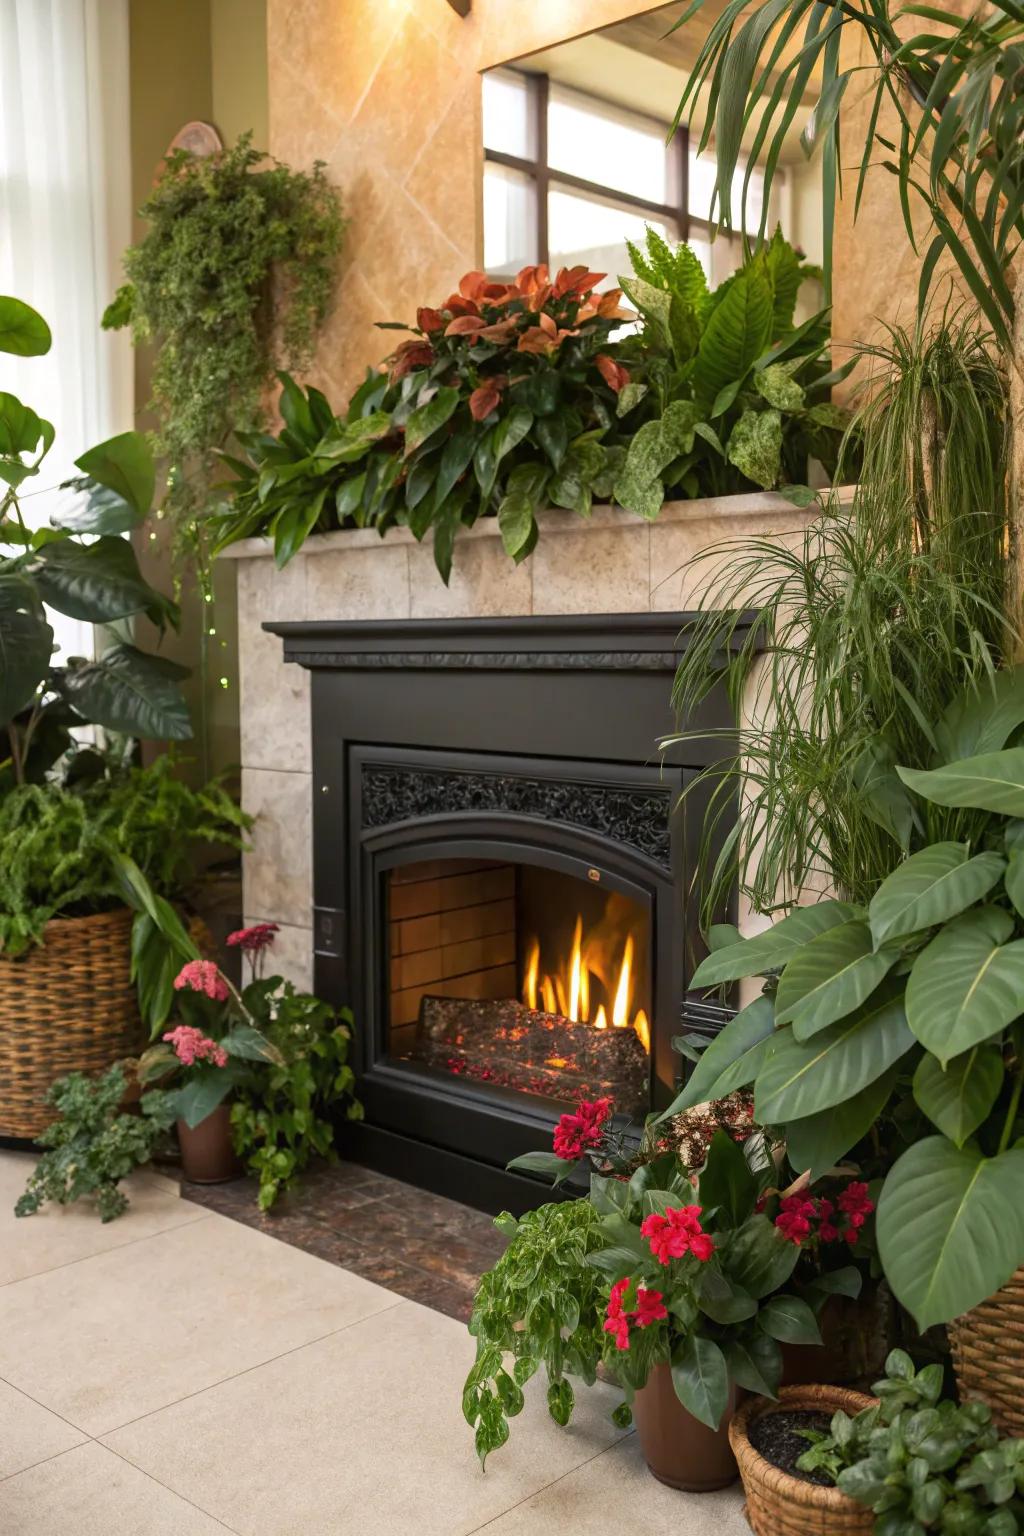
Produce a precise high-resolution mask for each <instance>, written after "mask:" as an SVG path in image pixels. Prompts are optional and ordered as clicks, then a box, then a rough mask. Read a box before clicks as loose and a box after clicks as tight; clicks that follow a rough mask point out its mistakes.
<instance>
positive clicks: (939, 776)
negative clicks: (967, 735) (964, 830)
mask: <svg viewBox="0 0 1024 1536" xmlns="http://www.w3.org/2000/svg"><path fill="white" fill-rule="evenodd" d="M896 771H897V773H898V774H899V776H900V778H901V779H902V780H903V782H904V784H907V785H909V787H910V788H911V789H913V790H916V792H917V793H918V794H919V795H922V796H923V797H924V799H925V800H931V801H933V802H934V804H936V805H954V806H971V807H973V808H975V809H976V810H979V811H1001V812H1002V814H1003V815H1004V816H1024V747H1007V749H1006V750H1005V751H1004V752H984V753H982V754H981V756H979V757H965V758H962V759H961V760H960V761H959V762H955V763H950V764H948V765H947V766H946V767H944V768H933V769H931V770H926V769H917V768H898V769H897V770H896Z"/></svg>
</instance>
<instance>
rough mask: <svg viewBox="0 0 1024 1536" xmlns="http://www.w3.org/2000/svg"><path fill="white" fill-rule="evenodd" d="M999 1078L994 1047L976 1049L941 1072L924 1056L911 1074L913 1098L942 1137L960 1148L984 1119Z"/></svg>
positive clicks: (997, 1051) (931, 1058)
mask: <svg viewBox="0 0 1024 1536" xmlns="http://www.w3.org/2000/svg"><path fill="white" fill-rule="evenodd" d="M1003 1075H1004V1068H1003V1055H1002V1052H1001V1051H1000V1049H999V1047H998V1046H995V1045H976V1046H974V1047H973V1048H972V1049H971V1050H969V1051H965V1052H964V1053H963V1055H962V1056H954V1057H953V1059H952V1061H951V1062H950V1063H949V1064H948V1066H947V1067H946V1068H945V1069H943V1067H942V1064H941V1063H940V1062H939V1061H938V1059H937V1058H936V1057H935V1056H933V1055H931V1053H930V1052H926V1053H925V1055H924V1056H922V1057H921V1060H920V1062H919V1064H918V1068H917V1071H916V1072H915V1073H914V1098H915V1099H916V1100H917V1102H918V1105H919V1106H920V1108H921V1109H923V1110H924V1112H925V1114H926V1115H927V1116H928V1118H929V1120H930V1121H931V1122H932V1124H933V1125H934V1126H935V1127H936V1128H937V1129H938V1130H940V1131H941V1132H942V1134H943V1136H948V1137H949V1140H950V1141H954V1142H956V1144H957V1146H958V1147H962V1146H963V1144H964V1142H965V1141H966V1140H967V1138H968V1137H969V1136H973V1134H974V1132H975V1131H976V1130H977V1129H978V1126H979V1125H981V1124H983V1122H984V1121H985V1120H986V1119H987V1118H988V1116H989V1114H990V1112H991V1110H992V1107H993V1105H994V1104H995V1102H996V1099H997V1098H998V1097H999V1090H1000V1088H1001V1087H1002V1086H1003Z"/></svg>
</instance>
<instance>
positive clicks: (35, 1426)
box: [0, 1381, 85, 1530]
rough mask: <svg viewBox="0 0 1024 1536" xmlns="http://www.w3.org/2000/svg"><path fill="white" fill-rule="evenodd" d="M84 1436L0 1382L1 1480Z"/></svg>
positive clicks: (64, 1448)
mask: <svg viewBox="0 0 1024 1536" xmlns="http://www.w3.org/2000/svg"><path fill="white" fill-rule="evenodd" d="M84 1438H85V1436H84V1435H83V1434H82V1432H81V1430H78V1429H73V1428H72V1426H71V1425H70V1424H65V1422H64V1420H63V1419H58V1417H57V1415H56V1414H55V1413H51V1412H50V1411H49V1409H48V1408H40V1406H39V1404H38V1403H34V1402H33V1401H32V1399H31V1398H30V1397H26V1396H25V1394H24V1393H23V1392H17V1391H16V1390H15V1389H14V1387H9V1386H8V1385H7V1383H6V1382H5V1381H0V1479H3V1478H5V1477H10V1476H11V1475H12V1474H13V1473H15V1472H22V1471H23V1470H24V1469H25V1468H26V1467H31V1466H34V1465H35V1463H36V1462H37V1461H46V1460H47V1459H48V1458H49V1457H50V1456H58V1455H59V1454H60V1453H61V1451H69V1450H70V1449H71V1447H72V1446H73V1445H81V1443H82V1441H83V1440H84ZM0 1530H3V1526H0Z"/></svg>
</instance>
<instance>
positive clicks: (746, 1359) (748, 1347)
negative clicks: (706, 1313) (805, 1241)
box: [722, 1243, 793, 1397]
mask: <svg viewBox="0 0 1024 1536" xmlns="http://www.w3.org/2000/svg"><path fill="white" fill-rule="evenodd" d="M789 1246H790V1247H791V1248H792V1247H793V1244H792V1243H790V1244H789ZM722 1348H723V1350H724V1351H725V1360H726V1364H727V1365H728V1367H729V1375H730V1377H731V1379H732V1380H733V1381H734V1382H735V1383H736V1385H737V1386H738V1387H745V1388H746V1390H747V1391H748V1392H756V1393H757V1395H758V1396H759V1397H778V1395H779V1384H780V1382H781V1380H782V1350H781V1349H780V1348H779V1346H778V1344H777V1343H776V1341H775V1340H774V1339H770V1338H769V1337H768V1335H767V1334H766V1333H751V1334H750V1336H749V1337H748V1338H737V1337H735V1336H733V1337H727V1338H726V1339H725V1340H724V1342H723V1344H722Z"/></svg>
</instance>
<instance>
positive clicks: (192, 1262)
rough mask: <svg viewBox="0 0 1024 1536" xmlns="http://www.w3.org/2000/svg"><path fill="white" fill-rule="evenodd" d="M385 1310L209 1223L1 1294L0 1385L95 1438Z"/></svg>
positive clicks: (320, 1268)
mask: <svg viewBox="0 0 1024 1536" xmlns="http://www.w3.org/2000/svg"><path fill="white" fill-rule="evenodd" d="M396 1304H397V1303H396V1298H395V1296H394V1295H393V1293H392V1292H391V1291H385V1290H382V1289H381V1288H380V1287H379V1286H376V1285H371V1284H370V1282H369V1281H367V1280H361V1279H360V1278H359V1277H358V1276H356V1275H351V1274H349V1273H348V1272H347V1271H345V1270H342V1269H337V1268H335V1267H334V1266H333V1265H330V1264H325V1263H323V1262H322V1261H321V1260H320V1259H315V1258H313V1257H311V1256H310V1255H309V1254H307V1253H302V1252H300V1251H299V1250H298V1249H297V1248H289V1247H287V1246H286V1245H285V1244H284V1243H279V1242H278V1241H277V1240H276V1239H275V1238H272V1237H267V1236H265V1235H264V1234H263V1233H262V1232H254V1231H252V1230H251V1229H250V1228H248V1227H243V1226H241V1225H240V1224H239V1223H238V1222H234V1221H228V1220H227V1219H225V1218H224V1217H221V1216H209V1217H207V1218H205V1219H204V1220H202V1221H196V1222H193V1223H192V1224H191V1225H189V1226H185V1227H179V1228H178V1229H177V1230H175V1231H172V1232H164V1233H160V1234H159V1235H158V1236H156V1237H151V1238H148V1239H146V1240H145V1241H144V1242H138V1243H133V1244H131V1245H130V1246H128V1247H126V1248H120V1249H115V1250H114V1251H113V1252H112V1253H105V1254H99V1255H96V1256H95V1257H93V1258H91V1259H86V1260H84V1261H83V1262H82V1263H80V1264H71V1265H68V1266H66V1267H65V1268H63V1269H54V1270H51V1271H49V1272H48V1273H47V1274H42V1275H34V1276H33V1277H32V1278H31V1279H28V1280H22V1281H20V1282H19V1283H18V1284H16V1285H9V1286H5V1287H3V1288H2V1289H0V1378H2V1379H4V1380H6V1381H9V1382H10V1383H11V1384H12V1385H13V1386H16V1387H23V1388H24V1390H25V1391H26V1392H28V1393H30V1394H31V1396H32V1397H33V1398H35V1399H36V1400H37V1401H38V1402H40V1403H43V1404H45V1405H46V1406H47V1407H49V1408H52V1409H53V1410H54V1411H55V1412H56V1413H59V1414H60V1415H61V1417H62V1418H65V1419H68V1420H70V1422H71V1423H72V1424H75V1425H76V1426H78V1427H79V1428H80V1429H83V1430H85V1431H86V1432H87V1433H88V1434H94V1435H98V1434H101V1433H103V1432H104V1431H105V1430H109V1429H114V1428H115V1427H116V1426H117V1425H119V1424H125V1423H127V1422H128V1421H129V1420H130V1419H135V1418H138V1417H139V1415H140V1414H145V1413H151V1412H152V1411H153V1410H154V1409H156V1408H163V1407H165V1406H166V1405H167V1404H168V1403H173V1402H176V1401H177V1400H178V1399H179V1398H183V1397H186V1396H188V1394H190V1393H193V1392H198V1391H200V1390H202V1389H203V1388H204V1387H209V1386H212V1385H213V1384H214V1382H218V1381H223V1380H224V1379H225V1378H226V1377H228V1376H232V1375H234V1374H235V1373H237V1372H238V1371H245V1370H248V1369H249V1368H250V1367H251V1366H254V1365H259V1364H261V1363H262V1362H263V1361H266V1360H270V1359H272V1358H273V1357H274V1356H275V1355H279V1354H281V1353H283V1352H284V1351H285V1350H290V1349H295V1348H296V1347H297V1346H298V1345H300V1344H306V1343H308V1342H309V1341H310V1340H311V1339H318V1338H322V1337H323V1335H324V1334H327V1333H331V1332H333V1331H334V1330H335V1329H338V1328H345V1327H346V1326H347V1325H348V1324H350V1323H353V1322H356V1321H357V1320H359V1319H360V1318H364V1317H368V1316H369V1315H370V1314H371V1313H374V1312H380V1311H381V1310H383V1309H384V1308H387V1307H394V1306H395V1305H396Z"/></svg>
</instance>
